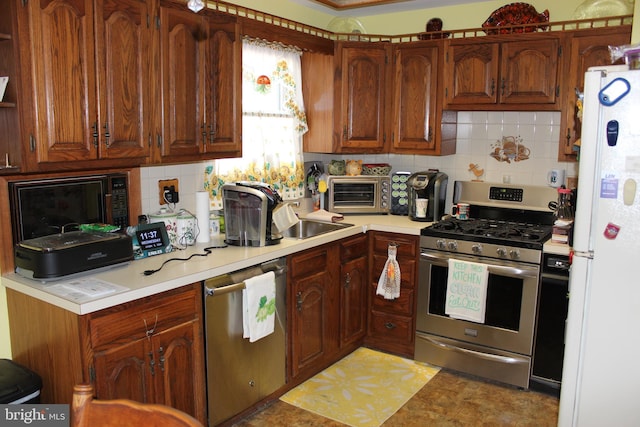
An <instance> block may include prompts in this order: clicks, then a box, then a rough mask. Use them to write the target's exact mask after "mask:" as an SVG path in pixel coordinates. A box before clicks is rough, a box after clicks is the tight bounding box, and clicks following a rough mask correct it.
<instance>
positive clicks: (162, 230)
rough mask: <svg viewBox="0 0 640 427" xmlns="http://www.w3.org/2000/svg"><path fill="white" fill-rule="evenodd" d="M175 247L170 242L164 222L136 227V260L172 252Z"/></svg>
mask: <svg viewBox="0 0 640 427" xmlns="http://www.w3.org/2000/svg"><path fill="white" fill-rule="evenodd" d="M172 250H173V247H172V246H171V242H170V241H169V235H168V234H167V229H166V225H165V224H164V222H152V223H151V224H141V225H138V226H137V227H136V232H135V239H134V240H133V255H134V258H135V259H140V258H146V257H149V256H152V255H159V254H164V253H167V252H171V251H172Z"/></svg>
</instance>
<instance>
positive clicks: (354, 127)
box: [334, 43, 389, 153]
mask: <svg viewBox="0 0 640 427" xmlns="http://www.w3.org/2000/svg"><path fill="white" fill-rule="evenodd" d="M337 56H338V58H340V59H339V60H340V63H339V71H338V72H337V73H336V76H337V78H339V82H338V84H336V91H337V94H336V98H335V99H336V100H337V102H339V108H336V114H338V116H337V117H336V119H335V124H336V127H335V129H334V131H335V133H336V139H335V142H336V143H335V147H334V148H335V151H336V152H363V150H365V151H366V152H368V153H373V152H383V151H385V148H386V135H385V132H386V129H385V125H386V120H385V106H386V105H387V104H388V103H387V98H386V97H387V93H388V90H387V87H386V85H387V81H388V77H387V74H388V72H389V69H388V67H387V63H388V56H389V45H388V44H377V43H366V44H365V45H362V44H358V43H355V45H354V44H348V43H338V48H337Z"/></svg>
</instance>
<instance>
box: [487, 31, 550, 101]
mask: <svg viewBox="0 0 640 427" xmlns="http://www.w3.org/2000/svg"><path fill="white" fill-rule="evenodd" d="M501 47H502V49H501V55H502V57H501V61H500V67H501V68H500V85H499V91H498V96H499V99H500V102H502V103H505V104H552V105H553V104H555V103H556V100H557V95H558V91H559V87H558V69H559V68H558V63H559V61H558V58H559V56H560V41H559V40H558V39H557V38H554V39H543V40H530V41H523V42H509V43H503V44H502V46H501Z"/></svg>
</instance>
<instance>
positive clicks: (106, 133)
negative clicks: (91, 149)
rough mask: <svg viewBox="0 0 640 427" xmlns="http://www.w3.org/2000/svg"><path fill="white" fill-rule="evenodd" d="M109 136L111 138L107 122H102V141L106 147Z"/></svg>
mask: <svg viewBox="0 0 640 427" xmlns="http://www.w3.org/2000/svg"><path fill="white" fill-rule="evenodd" d="M109 138H111V134H110V133H109V123H105V124H104V142H105V144H106V146H107V147H109Z"/></svg>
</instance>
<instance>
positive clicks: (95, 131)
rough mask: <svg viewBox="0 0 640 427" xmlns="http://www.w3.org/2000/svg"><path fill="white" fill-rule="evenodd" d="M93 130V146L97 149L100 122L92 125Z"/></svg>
mask: <svg viewBox="0 0 640 427" xmlns="http://www.w3.org/2000/svg"><path fill="white" fill-rule="evenodd" d="M91 129H93V133H92V134H91V136H92V137H93V146H94V147H97V146H98V136H99V134H98V122H93V125H91Z"/></svg>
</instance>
